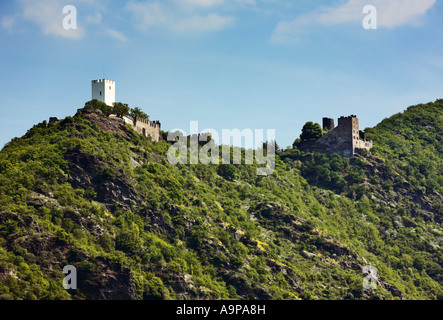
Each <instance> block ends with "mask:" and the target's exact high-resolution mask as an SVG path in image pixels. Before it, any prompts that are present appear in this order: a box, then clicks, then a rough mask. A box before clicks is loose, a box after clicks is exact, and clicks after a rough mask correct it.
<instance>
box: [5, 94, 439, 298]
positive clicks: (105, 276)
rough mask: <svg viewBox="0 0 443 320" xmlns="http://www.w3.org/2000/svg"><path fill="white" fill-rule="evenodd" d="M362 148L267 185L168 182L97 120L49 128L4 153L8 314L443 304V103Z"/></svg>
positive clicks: (393, 121) (385, 129)
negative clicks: (73, 281)
mask: <svg viewBox="0 0 443 320" xmlns="http://www.w3.org/2000/svg"><path fill="white" fill-rule="evenodd" d="M366 133H367V136H368V138H370V139H372V140H373V141H374V148H373V149H372V150H371V152H370V153H368V152H362V153H361V154H359V155H358V156H357V157H355V158H353V159H347V158H343V157H340V156H338V155H336V154H333V155H324V154H309V153H303V152H301V151H299V150H297V149H296V148H294V149H287V150H280V151H279V153H278V155H277V157H276V158H277V159H276V170H275V171H274V173H273V174H272V175H270V176H258V175H257V174H256V166H254V165H176V166H173V165H171V164H169V163H168V161H167V158H166V155H167V151H168V149H169V147H170V144H169V143H168V142H166V141H164V140H163V141H160V142H158V143H155V142H149V141H147V140H146V139H145V138H144V137H143V136H141V135H139V134H138V133H136V132H134V131H133V130H132V128H131V127H130V126H127V125H125V124H124V123H120V122H118V121H117V120H113V119H109V118H107V117H105V116H104V115H103V114H102V112H101V111H99V110H91V109H85V108H84V109H81V110H79V112H78V113H77V114H76V115H75V116H74V117H67V118H65V119H63V120H61V121H58V122H55V123H50V124H49V123H46V122H43V123H40V124H38V125H36V126H34V127H33V128H31V129H30V130H29V131H28V132H27V133H26V134H25V135H24V136H23V137H21V138H16V139H13V140H12V141H11V142H10V143H8V144H7V145H6V146H5V147H4V148H3V150H2V151H1V152H0V298H2V299H442V298H443V261H442V259H443V256H442V246H443V229H442V223H443V221H442V220H443V219H442V217H443V205H442V203H443V196H442V195H443V190H442V186H443V150H442V147H443V142H442V136H443V100H438V101H436V102H435V103H429V104H426V105H418V106H413V107H410V108H408V109H407V110H406V111H405V112H404V113H401V114H397V115H394V116H392V117H390V118H389V119H385V120H383V121H382V122H381V123H380V124H379V125H377V126H376V127H374V128H370V129H367V130H366ZM164 134H165V133H164ZM295 138H297V137H294V139H295ZM66 265H73V266H75V267H76V268H77V273H78V288H77V289H76V290H65V289H64V288H63V286H62V280H63V278H64V276H65V274H63V272H62V270H63V267H64V266H66ZM369 265H372V266H374V267H375V268H376V269H377V284H376V285H375V288H374V289H365V288H364V286H363V279H364V278H365V276H367V274H365V273H364V271H365V270H367V269H366V268H367V266H369Z"/></svg>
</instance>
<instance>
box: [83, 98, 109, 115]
mask: <svg viewBox="0 0 443 320" xmlns="http://www.w3.org/2000/svg"><path fill="white" fill-rule="evenodd" d="M84 108H85V109H98V110H100V111H101V112H103V114H104V115H105V116H108V115H109V114H110V113H111V111H112V107H110V106H108V105H107V104H106V103H104V102H103V101H100V100H97V99H93V100H91V101H88V102H86V103H85V107H84Z"/></svg>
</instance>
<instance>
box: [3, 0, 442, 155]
mask: <svg viewBox="0 0 443 320" xmlns="http://www.w3.org/2000/svg"><path fill="white" fill-rule="evenodd" d="M66 5H73V6H75V8H76V9H77V29H76V30H65V29H64V28H63V19H64V18H65V17H66V14H63V7H64V6H66ZM366 5H373V6H375V8H376V9H377V29H376V30H366V29H364V28H363V25H362V21H363V19H364V18H365V14H363V11H362V10H363V8H364V7H365V6H366ZM442 15H443V4H442V1H441V0H325V1H309V0H300V1H286V0H163V1H151V0H148V1H134V0H129V1H98V0H68V1H63V0H47V1H33V0H15V1H14V0H2V1H1V2H0V43H1V50H0V108H1V111H2V112H1V117H0V147H2V146H3V145H4V144H5V143H7V142H8V141H10V140H11V139H12V138H13V137H16V136H18V137H20V136H22V135H23V134H24V133H26V131H27V130H28V129H29V128H30V127H32V126H33V125H34V124H37V123H39V122H41V121H43V120H48V118H49V117H51V116H56V117H59V118H63V117H65V116H68V115H73V114H75V112H76V110H77V109H78V108H81V107H83V106H84V103H85V102H86V101H88V100H90V99H91V89H90V86H91V80H93V79H100V78H103V77H106V78H108V79H112V80H115V81H116V86H117V87H116V88H117V93H116V100H117V101H122V102H125V103H128V104H129V105H130V106H131V107H136V106H138V107H141V108H142V109H143V110H144V111H145V112H146V113H148V114H149V115H150V117H151V120H160V121H161V123H162V128H163V129H164V130H170V129H174V128H181V129H183V130H185V131H187V132H188V131H189V123H190V121H194V120H197V121H199V128H200V129H204V128H213V129H215V130H217V131H220V132H221V130H222V129H235V128H237V129H240V130H242V129H246V128H249V129H252V130H254V129H264V130H266V129H275V130H276V139H277V142H278V143H279V145H280V146H281V147H286V146H288V145H291V144H292V142H293V141H294V139H295V138H297V137H298V136H299V135H300V131H301V128H302V126H303V124H304V123H305V122H306V121H315V122H318V123H321V119H322V117H323V116H327V117H331V118H335V119H337V118H338V117H340V116H341V115H345V116H346V115H350V114H356V115H357V116H358V117H359V119H360V127H361V128H365V127H372V126H374V125H376V124H377V123H378V122H380V121H381V120H383V119H384V118H386V117H389V116H391V115H392V114H395V113H397V112H401V111H403V110H404V109H406V108H407V107H408V106H410V105H414V104H418V103H426V102H429V101H434V100H436V99H439V98H443V41H442V39H443V19H442Z"/></svg>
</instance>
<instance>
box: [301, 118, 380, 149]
mask: <svg viewBox="0 0 443 320" xmlns="http://www.w3.org/2000/svg"><path fill="white" fill-rule="evenodd" d="M325 129H326V130H328V133H327V134H325V135H324V136H323V137H321V138H320V139H319V140H317V141H315V142H312V143H308V144H307V145H305V146H304V147H303V149H304V150H305V151H310V152H322V153H328V154H330V153H338V154H340V155H342V156H344V157H353V156H354V155H355V153H356V151H357V150H358V149H366V150H369V149H371V148H372V141H369V140H368V139H366V136H365V133H364V132H363V131H361V130H360V129H359V123H358V118H357V116H356V115H351V116H349V117H343V116H342V117H340V118H339V119H338V126H337V127H335V125H334V119H330V118H323V130H325Z"/></svg>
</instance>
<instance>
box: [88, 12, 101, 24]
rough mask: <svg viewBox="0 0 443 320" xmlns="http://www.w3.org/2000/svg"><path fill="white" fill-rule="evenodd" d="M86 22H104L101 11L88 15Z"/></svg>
mask: <svg viewBox="0 0 443 320" xmlns="http://www.w3.org/2000/svg"><path fill="white" fill-rule="evenodd" d="M86 22H87V23H93V24H99V23H100V22H102V15H101V13H100V12H99V13H96V14H93V15H88V16H87V17H86Z"/></svg>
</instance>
